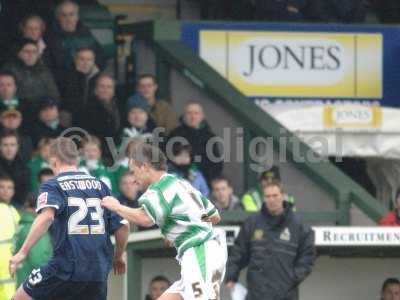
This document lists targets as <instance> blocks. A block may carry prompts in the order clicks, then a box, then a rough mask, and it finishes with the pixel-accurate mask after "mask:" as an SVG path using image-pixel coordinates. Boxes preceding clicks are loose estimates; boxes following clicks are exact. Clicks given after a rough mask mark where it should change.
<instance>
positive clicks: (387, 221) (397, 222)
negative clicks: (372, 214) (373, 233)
mask: <svg viewBox="0 0 400 300" xmlns="http://www.w3.org/2000/svg"><path fill="white" fill-rule="evenodd" d="M379 225H381V226H400V189H398V190H397V192H396V199H395V207H394V210H393V211H391V212H389V213H388V214H387V215H386V216H385V217H383V218H382V220H380V222H379Z"/></svg>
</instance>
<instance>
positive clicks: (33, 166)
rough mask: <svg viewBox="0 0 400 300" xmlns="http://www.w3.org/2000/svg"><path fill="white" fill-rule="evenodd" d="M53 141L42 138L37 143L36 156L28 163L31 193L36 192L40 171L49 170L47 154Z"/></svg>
mask: <svg viewBox="0 0 400 300" xmlns="http://www.w3.org/2000/svg"><path fill="white" fill-rule="evenodd" d="M52 141H53V139H52V138H48V137H45V138H42V139H41V140H40V141H39V143H38V151H37V155H35V156H34V157H33V158H32V159H31V161H30V162H29V163H28V167H29V170H30V174H31V177H30V180H31V186H32V191H33V192H35V193H36V192H38V190H39V184H40V181H38V177H39V174H40V172H41V171H42V170H45V169H48V168H50V164H49V154H50V152H49V151H50V144H51V142H52Z"/></svg>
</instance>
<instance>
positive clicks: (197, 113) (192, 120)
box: [169, 102, 223, 182]
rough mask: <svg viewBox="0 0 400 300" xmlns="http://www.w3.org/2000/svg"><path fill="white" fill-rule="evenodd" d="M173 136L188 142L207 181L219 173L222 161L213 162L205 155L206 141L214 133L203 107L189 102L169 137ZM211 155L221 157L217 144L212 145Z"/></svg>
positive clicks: (213, 135)
mask: <svg viewBox="0 0 400 300" xmlns="http://www.w3.org/2000/svg"><path fill="white" fill-rule="evenodd" d="M174 137H183V138H185V139H186V140H187V141H188V142H189V145H190V146H191V147H192V151H193V157H196V158H198V159H199V161H200V162H199V163H198V167H199V169H200V171H201V172H202V173H203V174H204V176H205V177H206V179H207V182H210V181H211V180H212V179H213V178H215V177H217V176H219V175H220V174H221V172H222V168H223V162H222V161H219V162H213V161H212V160H211V159H210V157H209V156H208V155H207V143H208V141H209V140H210V139H211V138H213V137H215V134H214V133H213V132H212V130H211V128H210V126H209V125H208V123H207V121H206V120H205V118H204V111H203V107H202V106H201V105H200V104H199V103H197V102H191V103H189V104H187V105H186V107H185V112H184V115H183V118H182V121H181V125H180V126H178V127H177V128H176V129H175V130H173V131H172V132H171V135H170V138H169V139H171V138H174ZM212 155H213V156H214V157H216V158H218V159H219V158H220V157H221V152H220V150H219V147H218V145H217V144H214V145H213V147H212ZM196 161H197V160H196ZM196 161H195V162H196Z"/></svg>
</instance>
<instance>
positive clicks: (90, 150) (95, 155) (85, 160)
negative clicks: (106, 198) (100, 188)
mask: <svg viewBox="0 0 400 300" xmlns="http://www.w3.org/2000/svg"><path fill="white" fill-rule="evenodd" d="M82 152H83V157H82V159H81V161H80V164H79V169H80V170H82V171H84V172H86V173H88V174H90V175H92V176H94V177H96V178H97V179H100V180H101V181H103V182H104V183H105V184H106V185H107V187H108V188H109V189H110V190H113V191H115V190H117V186H116V185H115V184H113V178H112V175H111V174H110V173H109V172H108V171H107V167H106V166H105V165H104V163H103V161H102V158H101V155H102V152H101V141H100V139H99V138H97V137H95V136H89V137H87V138H85V139H83V141H82Z"/></svg>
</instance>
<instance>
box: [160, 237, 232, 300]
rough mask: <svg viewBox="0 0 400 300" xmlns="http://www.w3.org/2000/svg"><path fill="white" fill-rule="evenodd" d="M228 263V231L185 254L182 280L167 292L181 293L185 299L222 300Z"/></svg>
mask: <svg viewBox="0 0 400 300" xmlns="http://www.w3.org/2000/svg"><path fill="white" fill-rule="evenodd" d="M226 260H227V248H226V240H225V232H223V233H219V232H218V237H217V238H215V239H213V240H209V241H207V242H205V243H204V244H203V245H200V246H197V247H194V248H190V249H188V250H186V251H185V253H184V254H183V256H182V257H181V259H180V265H181V279H180V280H178V281H176V282H175V283H174V284H173V285H172V286H171V287H170V288H169V289H168V290H166V291H165V293H169V294H180V295H181V296H182V298H183V299H184V300H219V299H220V287H221V284H222V282H223V279H224V276H225V265H226Z"/></svg>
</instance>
